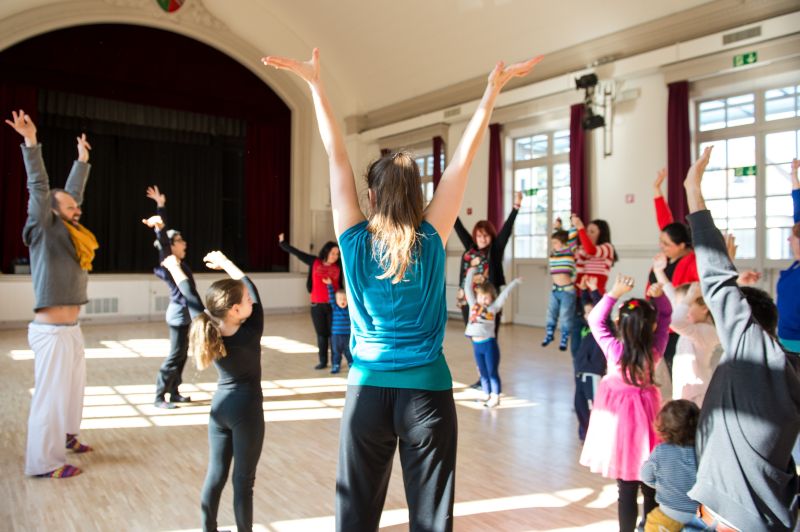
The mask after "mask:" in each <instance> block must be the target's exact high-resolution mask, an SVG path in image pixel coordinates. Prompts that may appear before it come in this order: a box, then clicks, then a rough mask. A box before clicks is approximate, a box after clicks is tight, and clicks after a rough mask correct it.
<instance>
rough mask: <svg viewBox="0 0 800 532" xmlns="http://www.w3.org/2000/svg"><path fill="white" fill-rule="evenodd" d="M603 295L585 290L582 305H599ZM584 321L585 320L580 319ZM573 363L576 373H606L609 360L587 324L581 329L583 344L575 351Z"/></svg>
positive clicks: (582, 295) (582, 293) (582, 294)
mask: <svg viewBox="0 0 800 532" xmlns="http://www.w3.org/2000/svg"><path fill="white" fill-rule="evenodd" d="M602 298H603V295H602V294H601V293H600V292H599V291H597V290H593V291H591V290H584V291H583V292H581V300H580V303H579V304H580V305H581V309H583V305H586V304H588V303H591V304H592V305H597V304H598V303H599V302H600V300H601V299H602ZM580 321H583V320H580ZM572 365H573V367H574V368H575V373H594V374H596V375H605V374H606V369H607V365H608V362H607V361H606V356H605V355H604V354H603V350H602V349H600V346H599V345H597V340H595V339H594V335H593V334H592V331H591V329H589V326H588V325H586V326H584V327H583V328H582V329H581V344H580V346H578V349H577V351H575V356H574V357H573V359H572Z"/></svg>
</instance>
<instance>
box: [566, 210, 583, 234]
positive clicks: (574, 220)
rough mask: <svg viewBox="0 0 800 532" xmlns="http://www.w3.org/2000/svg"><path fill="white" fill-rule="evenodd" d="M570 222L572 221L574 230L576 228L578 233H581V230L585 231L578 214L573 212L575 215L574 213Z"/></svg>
mask: <svg viewBox="0 0 800 532" xmlns="http://www.w3.org/2000/svg"><path fill="white" fill-rule="evenodd" d="M569 220H570V222H571V223H572V227H574V228H575V229H577V230H578V231H580V230H581V229H583V228H584V225H583V220H581V217H580V216H578V215H577V214H575V213H574V212H573V213H572V215H571V216H570V217H569Z"/></svg>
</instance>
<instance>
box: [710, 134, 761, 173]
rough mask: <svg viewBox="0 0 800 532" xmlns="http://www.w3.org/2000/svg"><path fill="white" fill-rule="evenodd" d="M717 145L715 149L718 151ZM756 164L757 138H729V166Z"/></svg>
mask: <svg viewBox="0 0 800 532" xmlns="http://www.w3.org/2000/svg"><path fill="white" fill-rule="evenodd" d="M716 149H717V148H716V147H715V148H714V150H715V151H716ZM755 164H756V138H755V137H741V138H738V139H730V140H728V168H740V167H743V166H753V165H755Z"/></svg>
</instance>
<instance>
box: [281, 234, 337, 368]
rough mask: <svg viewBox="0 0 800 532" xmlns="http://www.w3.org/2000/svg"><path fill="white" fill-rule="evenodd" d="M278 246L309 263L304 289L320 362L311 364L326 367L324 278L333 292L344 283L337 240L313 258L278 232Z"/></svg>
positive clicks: (328, 314)
mask: <svg viewBox="0 0 800 532" xmlns="http://www.w3.org/2000/svg"><path fill="white" fill-rule="evenodd" d="M278 245H279V246H280V248H281V249H282V250H284V251H285V252H287V253H291V254H292V255H294V256H295V257H297V258H298V259H300V260H301V261H303V262H304V263H306V264H308V266H309V271H308V282H307V284H306V288H307V289H308V291H309V292H310V293H311V321H312V322H313V323H314V331H316V333H317V347H318V348H319V363H318V364H317V365H316V366H314V369H325V368H327V367H328V346H329V345H330V338H331V326H332V321H333V310H332V309H331V305H330V297H329V295H328V285H326V284H325V283H324V282H323V279H330V280H331V285H332V286H333V291H334V292H336V291H337V290H338V289H339V288H340V287H343V286H344V277H343V276H342V261H341V260H340V258H339V246H338V245H337V244H336V242H332V241H331V242H328V243H326V244H325V245H324V246H322V249H320V250H319V256H317V257H315V256H314V255H311V254H308V253H304V252H302V251H300V250H299V249H297V248H295V247H292V246H290V245H289V243H288V242H286V241H284V236H283V233H281V234H279V235H278ZM340 283H341V284H340Z"/></svg>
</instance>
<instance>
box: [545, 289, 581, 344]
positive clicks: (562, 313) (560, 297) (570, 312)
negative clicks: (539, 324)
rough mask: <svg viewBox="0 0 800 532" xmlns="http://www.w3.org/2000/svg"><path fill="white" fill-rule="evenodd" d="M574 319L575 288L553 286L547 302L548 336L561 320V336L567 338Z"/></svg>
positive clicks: (553, 331) (546, 323)
mask: <svg viewBox="0 0 800 532" xmlns="http://www.w3.org/2000/svg"><path fill="white" fill-rule="evenodd" d="M574 319H575V288H574V287H573V288H572V289H571V290H557V289H555V287H554V288H553V291H552V292H550V301H549V302H548V303H547V320H546V322H545V325H546V327H547V334H548V336H552V335H553V334H554V333H555V330H556V325H558V322H559V321H560V322H561V337H562V338H564V339H567V338H569V333H570V331H572V322H573V321H574Z"/></svg>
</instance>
